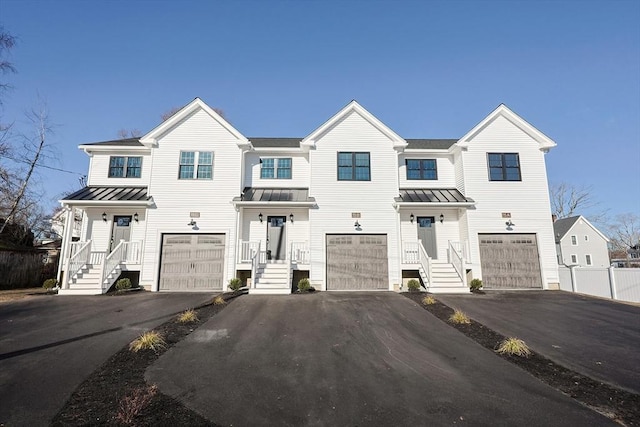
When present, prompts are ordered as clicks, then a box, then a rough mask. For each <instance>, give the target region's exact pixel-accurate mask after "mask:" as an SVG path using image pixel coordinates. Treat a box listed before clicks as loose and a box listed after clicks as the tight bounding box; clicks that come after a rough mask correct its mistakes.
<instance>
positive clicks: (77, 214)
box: [49, 208, 83, 241]
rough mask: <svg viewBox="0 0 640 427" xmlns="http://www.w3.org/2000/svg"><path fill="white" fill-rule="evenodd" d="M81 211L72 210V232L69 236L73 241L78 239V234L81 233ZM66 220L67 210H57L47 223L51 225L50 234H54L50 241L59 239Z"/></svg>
mask: <svg viewBox="0 0 640 427" xmlns="http://www.w3.org/2000/svg"><path fill="white" fill-rule="evenodd" d="M82 214H83V212H82V209H78V208H74V209H73V232H72V234H71V236H72V238H73V240H74V241H76V240H79V239H80V233H81V232H82ZM66 219H67V210H66V209H59V210H58V211H57V212H56V213H55V214H53V216H52V217H51V219H50V220H49V222H50V223H51V232H52V233H53V234H54V236H52V237H51V238H52V239H56V238H61V237H62V235H63V234H64V227H65V221H66Z"/></svg>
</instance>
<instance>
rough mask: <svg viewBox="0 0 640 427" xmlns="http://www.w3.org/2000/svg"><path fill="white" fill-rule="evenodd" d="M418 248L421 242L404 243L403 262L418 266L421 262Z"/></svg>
mask: <svg viewBox="0 0 640 427" xmlns="http://www.w3.org/2000/svg"><path fill="white" fill-rule="evenodd" d="M418 246H421V244H420V242H419V241H417V242H402V262H403V263H404V264H416V263H418V262H420V253H419V251H418Z"/></svg>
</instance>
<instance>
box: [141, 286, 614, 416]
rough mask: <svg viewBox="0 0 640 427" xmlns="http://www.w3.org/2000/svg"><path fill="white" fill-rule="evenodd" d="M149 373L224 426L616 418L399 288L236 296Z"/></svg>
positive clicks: (149, 377) (167, 391) (171, 392)
mask: <svg viewBox="0 0 640 427" xmlns="http://www.w3.org/2000/svg"><path fill="white" fill-rule="evenodd" d="M146 378H147V381H148V382H150V383H154V384H157V385H158V386H159V388H160V390H161V391H162V392H163V393H165V394H168V395H170V396H172V397H175V398H177V399H179V400H180V401H181V402H183V403H184V404H185V405H186V406H187V407H189V408H191V409H193V410H195V411H196V412H198V413H200V414H202V415H204V416H205V417H207V418H208V419H210V420H211V421H213V422H215V423H216V424H220V425H273V424H278V425H412V424H413V425H451V424H469V425H525V424H526V425H541V426H542V425H544V426H547V425H613V423H612V422H610V421H609V420H608V419H606V418H604V417H603V416H602V415H600V414H598V413H596V412H594V411H591V410H589V409H588V408H586V407H584V406H583V405H581V404H579V403H577V402H576V401H574V400H572V399H570V398H569V397H567V396H566V395H564V394H562V393H560V392H558V391H557V390H555V389H552V388H551V387H549V386H547V385H545V384H543V383H542V382H540V381H538V380H537V379H535V378H534V377H532V376H531V375H529V374H527V373H526V372H524V371H522V370H520V369H519V368H517V367H516V366H514V365H512V364H510V363H508V362H507V361H505V360H503V359H501V358H499V357H496V356H495V355H494V354H493V353H492V352H491V351H489V350H487V349H485V348H483V347H481V346H480V345H478V344H477V343H475V342H474V341H472V340H470V339H468V338H467V337H465V336H464V335H462V334H461V333H459V332H458V331H456V330H455V329H453V328H451V327H450V326H448V325H446V324H444V323H443V322H441V321H440V320H438V319H436V318H435V317H434V316H432V315H431V314H430V313H428V312H427V311H425V310H424V309H423V308H422V307H420V306H419V305H417V304H416V303H414V302H413V301H411V300H409V299H407V298H405V297H403V296H401V295H398V294H394V293H391V292H384V293H375V292H368V293H354V292H350V293H335V292H322V293H317V294H313V295H291V296H275V297H271V296H250V297H242V298H239V299H237V300H235V301H234V302H233V303H231V304H230V305H229V306H228V307H227V308H226V309H225V310H223V311H222V312H221V313H220V314H218V315H217V316H215V317H213V318H212V319H210V320H209V321H208V322H206V323H205V324H204V325H202V326H201V327H200V328H199V329H198V330H197V331H195V332H194V333H193V334H191V335H190V336H189V337H187V338H186V339H185V340H183V341H181V342H180V343H178V344H177V345H176V346H174V347H173V348H172V349H170V350H169V351H168V352H166V353H165V354H164V355H163V356H161V357H160V359H159V360H158V361H156V362H155V364H154V365H152V366H151V367H150V368H149V369H148V370H147V375H146Z"/></svg>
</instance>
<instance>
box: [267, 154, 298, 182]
mask: <svg viewBox="0 0 640 427" xmlns="http://www.w3.org/2000/svg"><path fill="white" fill-rule="evenodd" d="M260 178H262V179H291V157H280V158H273V157H270V158H263V159H260Z"/></svg>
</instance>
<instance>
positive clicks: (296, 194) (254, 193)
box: [233, 187, 316, 207]
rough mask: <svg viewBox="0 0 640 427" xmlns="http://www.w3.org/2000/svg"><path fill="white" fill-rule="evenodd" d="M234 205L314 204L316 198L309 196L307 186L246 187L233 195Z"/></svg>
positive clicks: (309, 205)
mask: <svg viewBox="0 0 640 427" xmlns="http://www.w3.org/2000/svg"><path fill="white" fill-rule="evenodd" d="M233 203H234V204H235V205H236V206H266V205H272V206H303V207H304V206H308V207H311V206H315V204H316V199H315V198H313V197H309V189H308V188H255V187H246V188H245V189H244V190H243V192H242V195H241V196H240V197H235V198H234V199H233Z"/></svg>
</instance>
